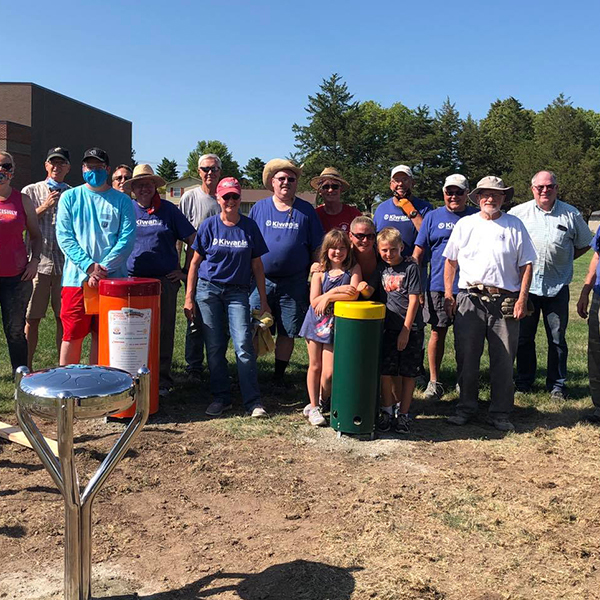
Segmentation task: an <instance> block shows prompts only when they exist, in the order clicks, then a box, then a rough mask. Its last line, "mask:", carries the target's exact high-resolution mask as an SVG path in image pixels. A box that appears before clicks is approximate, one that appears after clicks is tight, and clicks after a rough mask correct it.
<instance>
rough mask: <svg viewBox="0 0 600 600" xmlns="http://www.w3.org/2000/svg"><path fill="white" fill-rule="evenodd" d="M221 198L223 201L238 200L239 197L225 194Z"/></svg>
mask: <svg viewBox="0 0 600 600" xmlns="http://www.w3.org/2000/svg"><path fill="white" fill-rule="evenodd" d="M221 198H223V200H239V199H240V198H241V196H240V195H239V194H225V195H224V196H221Z"/></svg>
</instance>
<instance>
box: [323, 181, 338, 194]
mask: <svg viewBox="0 0 600 600" xmlns="http://www.w3.org/2000/svg"><path fill="white" fill-rule="evenodd" d="M340 187H341V186H340V184H339V183H327V184H325V185H322V186H321V189H322V190H325V191H328V192H330V191H331V190H339V189H340Z"/></svg>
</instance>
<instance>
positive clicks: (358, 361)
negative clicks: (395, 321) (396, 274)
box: [331, 302, 385, 436]
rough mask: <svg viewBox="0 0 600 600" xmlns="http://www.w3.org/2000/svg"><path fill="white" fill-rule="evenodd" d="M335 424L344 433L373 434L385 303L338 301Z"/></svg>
mask: <svg viewBox="0 0 600 600" xmlns="http://www.w3.org/2000/svg"><path fill="white" fill-rule="evenodd" d="M334 315H335V336H334V341H333V383H332V391H331V426H332V427H333V428H334V429H335V430H336V431H338V432H340V433H350V434H355V435H371V436H372V435H373V433H374V431H375V416H376V411H377V408H378V400H379V365H380V362H381V336H382V332H383V321H384V318H385V305H383V304H381V303H379V302H336V303H335V306H334Z"/></svg>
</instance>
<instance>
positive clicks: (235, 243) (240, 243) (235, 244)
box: [212, 238, 248, 248]
mask: <svg viewBox="0 0 600 600" xmlns="http://www.w3.org/2000/svg"><path fill="white" fill-rule="evenodd" d="M212 245H213V246H225V247H226V248H247V247H248V240H226V239H225V238H214V239H213V241H212Z"/></svg>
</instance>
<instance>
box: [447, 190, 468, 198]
mask: <svg viewBox="0 0 600 600" xmlns="http://www.w3.org/2000/svg"><path fill="white" fill-rule="evenodd" d="M464 195H465V190H452V191H450V190H446V196H448V197H450V196H464Z"/></svg>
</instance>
